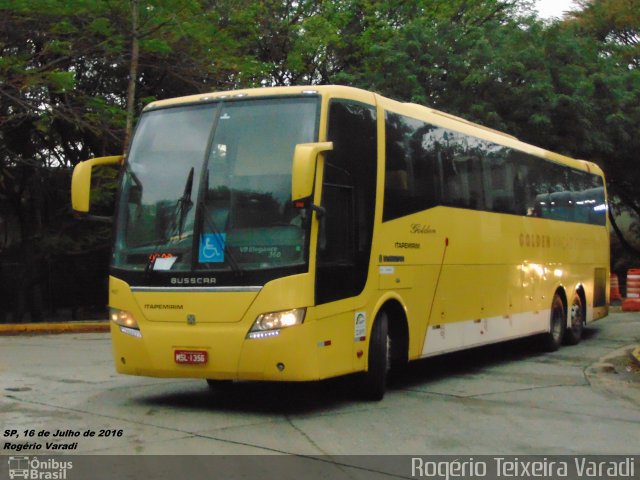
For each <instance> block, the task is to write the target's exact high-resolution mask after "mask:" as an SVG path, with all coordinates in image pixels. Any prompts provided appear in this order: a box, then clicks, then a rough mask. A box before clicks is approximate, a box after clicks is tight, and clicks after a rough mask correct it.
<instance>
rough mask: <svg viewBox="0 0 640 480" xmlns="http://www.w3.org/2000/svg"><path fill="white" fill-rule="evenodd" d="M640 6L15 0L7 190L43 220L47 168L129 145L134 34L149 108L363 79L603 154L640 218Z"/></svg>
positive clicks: (0, 159)
mask: <svg viewBox="0 0 640 480" xmlns="http://www.w3.org/2000/svg"><path fill="white" fill-rule="evenodd" d="M639 1H640V0H584V1H582V2H581V9H580V10H579V11H578V12H577V13H575V14H573V15H572V16H571V17H569V18H566V19H563V20H560V21H555V22H551V23H549V22H543V21H541V20H540V19H538V18H536V17H535V16H534V15H533V14H532V13H531V12H532V6H533V2H532V1H529V0H527V1H524V0H411V1H409V0H298V1H295V2H294V1H290V0H219V1H216V2H212V1H209V0H109V1H107V0H29V1H26V0H11V1H9V0H0V172H2V175H0V199H2V200H3V201H4V202H8V203H9V204H10V205H13V206H14V210H15V215H16V216H19V217H21V218H22V217H24V218H25V222H26V221H29V219H28V215H26V216H25V215H23V214H22V213H21V212H20V209H21V208H22V207H21V205H22V206H23V205H25V202H26V201H28V199H30V198H32V197H30V196H29V192H28V191H29V189H30V188H32V186H30V185H31V183H29V181H28V179H29V178H30V176H32V175H34V172H36V171H37V170H39V169H48V168H68V167H71V166H73V165H75V164H76V163H77V162H78V161H80V160H83V159H85V158H88V157H90V156H101V155H107V154H117V153H120V152H121V151H122V141H123V138H124V129H125V125H126V111H127V106H128V105H127V100H126V99H127V87H128V82H129V78H128V76H129V67H130V65H131V60H132V45H133V40H134V38H135V39H137V41H138V43H139V47H140V53H139V59H138V60H139V65H138V69H137V75H136V78H134V79H133V80H134V82H135V85H136V96H135V99H134V105H133V107H134V108H133V111H134V114H135V115H137V114H139V112H140V111H141V109H142V108H143V107H144V105H146V104H147V103H149V102H150V101H153V100H154V99H162V98H168V97H175V96H179V95H186V94H193V93H197V92H204V91H210V90H221V89H233V88H244V87H257V86H261V85H266V86H268V85H293V84H323V83H341V84H348V85H353V86H359V87H362V88H366V89H373V90H375V91H378V92H380V93H382V94H385V95H388V96H391V97H394V98H397V99H400V100H404V101H412V102H416V103H421V104H425V105H429V106H433V107H436V108H439V109H442V110H445V111H448V112H451V113H453V114H456V115H460V116H463V117H465V118H468V119H470V120H473V121H477V122H480V123H482V124H484V125H487V126H489V127H494V128H498V129H501V130H504V131H507V132H508V133H511V134H514V135H516V136H518V137H519V138H522V139H523V140H525V141H528V142H531V143H534V144H537V145H540V146H543V147H546V148H549V149H552V150H555V151H559V152H561V153H566V154H569V155H572V156H576V157H581V158H586V159H589V160H594V161H596V162H598V163H599V164H600V165H601V166H603V168H604V169H605V171H606V173H607V175H608V178H609V180H610V188H611V191H612V192H613V193H615V194H616V195H617V196H618V197H617V198H619V199H620V205H623V206H625V207H626V208H627V209H631V210H634V211H635V212H637V213H640V194H638V189H637V187H636V186H637V185H638V184H639V182H640V169H638V168H637V161H638V160H637V152H638V151H640V132H639V131H638V128H639V127H638V125H640V72H639V70H638V64H639V62H640V53H639V48H640V47H639V40H640V35H639V29H640V19H639V17H640V15H639V12H640V4H639ZM134 12H137V14H138V17H139V18H138V24H137V28H136V30H135V31H134V28H133V20H132V19H133V13H134ZM8 175H11V176H12V180H11V181H7V180H6V179H7V178H8ZM18 186H19V187H18ZM27 230H28V229H27ZM104 242H108V239H105V240H104Z"/></svg>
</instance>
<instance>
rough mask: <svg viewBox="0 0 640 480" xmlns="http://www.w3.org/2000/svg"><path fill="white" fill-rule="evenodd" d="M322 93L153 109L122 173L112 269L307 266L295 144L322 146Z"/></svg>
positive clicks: (304, 214)
mask: <svg viewBox="0 0 640 480" xmlns="http://www.w3.org/2000/svg"><path fill="white" fill-rule="evenodd" d="M318 105H319V102H318V98H317V97H284V98H270V99H248V100H247V99H243V100H235V99H234V101H221V102H214V103H207V104H203V105H189V106H179V107H173V108H165V109H159V110H152V111H150V112H147V113H145V114H144V115H143V116H142V118H141V120H140V124H139V125H138V128H137V130H136V134H135V137H134V140H133V143H132V145H131V151H130V154H129V158H128V161H127V167H126V169H125V171H124V174H123V178H122V183H121V191H120V200H119V211H118V218H117V224H116V225H117V227H116V243H115V250H114V260H113V266H114V267H116V268H119V269H125V270H146V271H149V270H153V271H196V270H199V271H207V270H214V271H240V270H241V271H245V270H256V269H269V268H279V267H291V266H300V265H304V264H305V263H306V262H307V253H306V250H307V249H306V245H307V244H308V241H307V240H308V231H309V222H308V218H309V214H308V210H307V209H306V207H305V208H295V207H294V205H293V204H292V202H291V165H292V159H293V152H294V149H295V146H296V144H299V143H308V142H313V141H316V138H317V130H318Z"/></svg>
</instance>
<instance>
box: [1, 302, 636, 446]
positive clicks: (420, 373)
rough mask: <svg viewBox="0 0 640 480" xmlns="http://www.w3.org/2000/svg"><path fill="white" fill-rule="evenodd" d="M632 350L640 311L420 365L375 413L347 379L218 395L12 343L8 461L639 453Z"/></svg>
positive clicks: (202, 386)
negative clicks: (564, 342)
mask: <svg viewBox="0 0 640 480" xmlns="http://www.w3.org/2000/svg"><path fill="white" fill-rule="evenodd" d="M638 344H640V313H615V314H612V315H610V316H609V317H608V318H606V319H604V320H601V321H599V322H596V323H595V324H593V325H592V326H590V328H589V329H588V330H587V332H586V338H585V339H584V340H583V341H582V343H580V344H579V345H577V346H572V347H563V348H562V349H560V350H559V351H558V352H555V353H551V354H548V353H547V354H543V353H540V352H539V351H538V350H537V349H536V345H535V343H534V342H532V341H517V342H512V343H508V344H503V345H499V346H493V347H488V348H482V349H477V350H473V351H468V352H464V353H460V354H453V355H447V356H444V357H439V358H436V359H430V360H425V361H421V362H417V363H414V364H412V365H411V366H410V369H409V372H408V374H407V376H406V378H404V379H403V380H402V381H400V382H399V383H398V384H397V385H394V386H393V388H392V389H391V390H390V391H389V392H388V393H387V395H386V397H385V398H384V400H383V401H381V402H377V403H367V402H362V401H360V400H358V399H357V397H356V396H354V395H353V391H352V382H350V381H349V379H338V380H332V381H327V382H321V383H314V384H240V385H234V386H233V387H232V388H229V389H226V390H224V391H211V390H210V389H209V388H208V386H207V385H206V383H205V382H204V381H197V380H165V379H151V378H141V377H127V376H121V375H118V374H116V373H115V371H114V369H113V366H112V361H111V351H110V343H109V336H108V334H104V333H68V334H64V335H33V336H28V335H21V336H5V337H0V428H1V429H0V434H1V435H2V445H3V449H2V451H1V453H2V454H3V455H16V454H25V455H31V454H34V453H36V454H40V455H42V454H45V453H63V454H143V455H167V454H197V455H211V454H215V455H236V454H249V455H254V454H255V455H264V454H282V453H284V454H294V455H300V456H339V455H379V454H398V455H431V454H455V455H481V454H488V455H496V454H500V455H510V454H514V455H551V454H554V455H557V454H569V455H582V454H625V455H626V454H635V453H637V452H638V443H637V441H638V433H639V432H640V408H639V407H640V373H638V371H639V370H640V368H638V367H637V366H636V365H635V364H634V363H633V362H632V361H631V360H630V358H629V356H628V351H629V350H630V348H631V347H632V346H637V345H638ZM76 435H78V436H76ZM23 444H30V445H31V448H30V449H25V450H19V448H21V447H17V445H23ZM74 444H75V445H74ZM34 445H36V446H34ZM37 445H40V448H39V449H38V447H37ZM53 445H58V446H67V447H68V448H69V449H68V450H59V449H56V450H53V449H52V446H53Z"/></svg>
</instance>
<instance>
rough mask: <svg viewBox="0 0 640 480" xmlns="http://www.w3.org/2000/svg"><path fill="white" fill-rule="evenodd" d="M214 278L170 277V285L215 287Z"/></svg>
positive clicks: (215, 281)
mask: <svg viewBox="0 0 640 480" xmlns="http://www.w3.org/2000/svg"><path fill="white" fill-rule="evenodd" d="M217 282H218V281H217V279H216V278H215V277H171V285H215V284H216V283H217Z"/></svg>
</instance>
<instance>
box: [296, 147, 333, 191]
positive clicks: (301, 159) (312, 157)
mask: <svg viewBox="0 0 640 480" xmlns="http://www.w3.org/2000/svg"><path fill="white" fill-rule="evenodd" d="M328 150H333V142H317V143H299V144H298V145H296V149H295V151H294V152H293V169H292V171H291V200H293V201H294V202H295V201H296V200H302V199H303V198H308V197H310V196H311V194H312V193H313V181H314V180H315V177H316V160H317V158H318V154H319V153H320V152H326V151H328Z"/></svg>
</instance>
